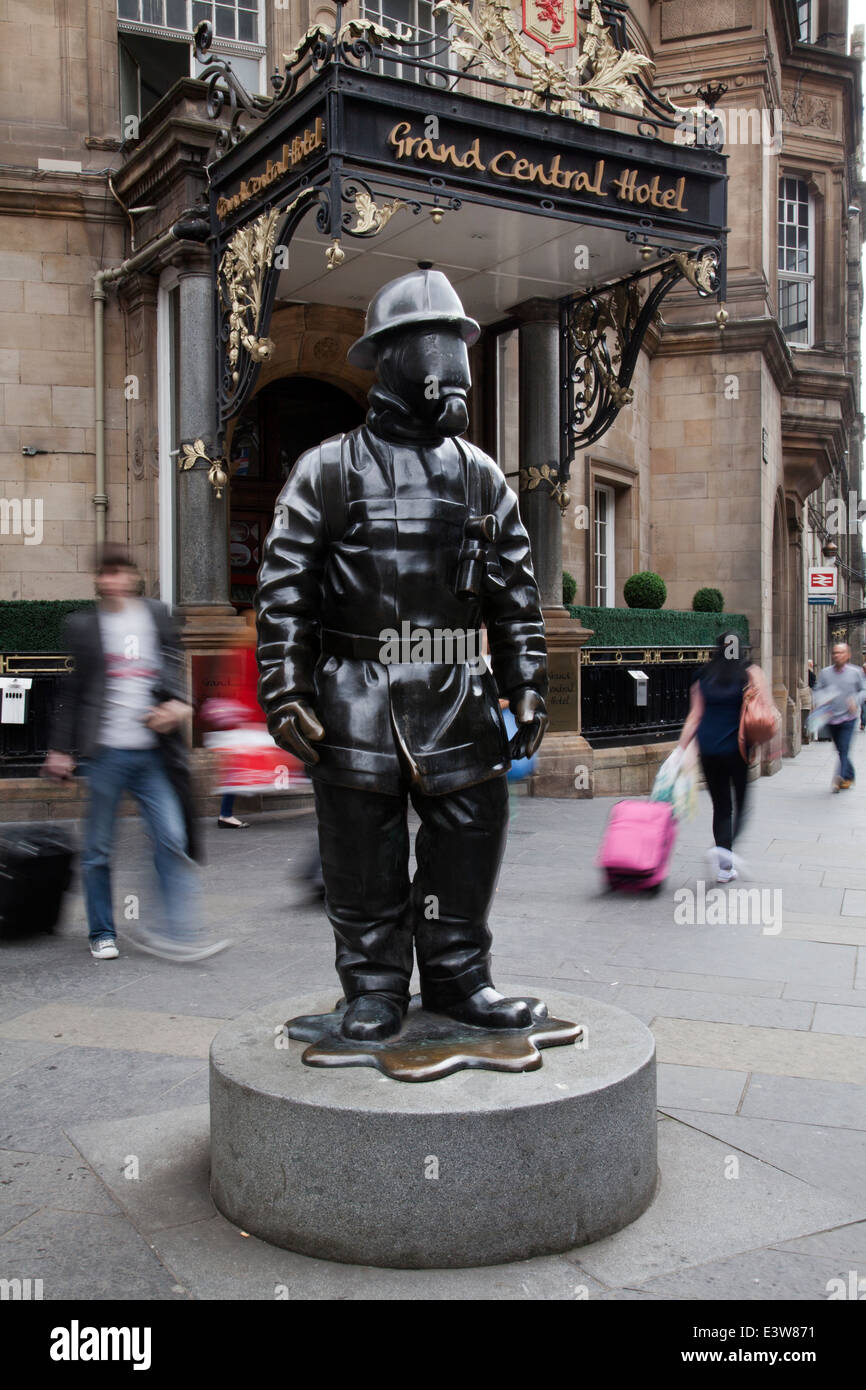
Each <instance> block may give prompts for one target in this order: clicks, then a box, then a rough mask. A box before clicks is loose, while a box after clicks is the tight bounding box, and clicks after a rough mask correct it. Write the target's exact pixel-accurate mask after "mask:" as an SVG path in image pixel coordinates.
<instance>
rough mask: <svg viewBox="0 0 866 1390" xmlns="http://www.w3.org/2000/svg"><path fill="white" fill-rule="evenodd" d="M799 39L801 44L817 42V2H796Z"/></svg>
mask: <svg viewBox="0 0 866 1390" xmlns="http://www.w3.org/2000/svg"><path fill="white" fill-rule="evenodd" d="M796 5H797V37H798V39H799V40H800V43H814V42H815V18H816V10H817V8H818V6H817V0H796Z"/></svg>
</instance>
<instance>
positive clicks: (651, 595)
mask: <svg viewBox="0 0 866 1390" xmlns="http://www.w3.org/2000/svg"><path fill="white" fill-rule="evenodd" d="M622 594H623V598H624V599H625V601H626V603H627V604H628V606H629V608H661V607H662V606H663V604H664V601H665V599H666V598H667V596H668V590H667V585H666V584H665V581H664V580H663V579H662V577H661V575H660V574H656V573H655V572H654V571H653V570H639V571H638V573H637V574H633V575H632V576H631V578H630V579H627V580H626V581H625V585H624V587H623V591H622Z"/></svg>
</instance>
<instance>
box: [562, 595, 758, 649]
mask: <svg viewBox="0 0 866 1390" xmlns="http://www.w3.org/2000/svg"><path fill="white" fill-rule="evenodd" d="M569 612H570V613H571V616H572V617H573V618H577V619H578V621H579V622H580V623H582V624H583V626H584V627H588V628H591V629H592V637H591V638H590V639H589V641H588V642H587V646H588V647H707V646H711V645H712V644H713V643H714V642H715V640H716V638H717V637H719V636H721V634H722V633H723V632H736V633H737V634H738V635H739V636H740V637H741V638H742V639H743V641H744V642H748V640H749V623H748V620H747V618H746V617H745V615H744V614H742V613H691V612H688V611H687V610H685V609H682V610H680V609H676V608H586V607H584V606H583V605H580V604H577V605H572V607H571V608H570V609H569Z"/></svg>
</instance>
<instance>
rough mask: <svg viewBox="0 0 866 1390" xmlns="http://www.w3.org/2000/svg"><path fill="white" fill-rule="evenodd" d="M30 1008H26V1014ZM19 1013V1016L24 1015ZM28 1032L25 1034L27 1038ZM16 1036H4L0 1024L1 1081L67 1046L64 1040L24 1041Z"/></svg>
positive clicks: (24, 1036)
mask: <svg viewBox="0 0 866 1390" xmlns="http://www.w3.org/2000/svg"><path fill="white" fill-rule="evenodd" d="M27 1012H28V1010H24V1015H26V1013H27ZM22 1016H23V1015H21V1014H19V1015H17V1017H19V1018H20V1017H22ZM26 1037H27V1034H26V1033H25V1034H24V1035H23V1038H26ZM23 1038H22V1039H18V1038H15V1037H9V1036H4V1035H3V1032H2V1025H0V1081H5V1080H6V1078H7V1077H8V1076H14V1075H15V1073H16V1072H19V1071H24V1070H25V1068H27V1067H29V1066H32V1065H33V1063H34V1062H38V1061H40V1060H41V1059H42V1058H44V1057H51V1056H53V1055H54V1053H55V1052H62V1050H63V1048H64V1047H65V1046H66V1044H65V1043H64V1042H57V1041H53V1042H38V1041H33V1040H32V1039H29V1040H27V1041H24V1040H23Z"/></svg>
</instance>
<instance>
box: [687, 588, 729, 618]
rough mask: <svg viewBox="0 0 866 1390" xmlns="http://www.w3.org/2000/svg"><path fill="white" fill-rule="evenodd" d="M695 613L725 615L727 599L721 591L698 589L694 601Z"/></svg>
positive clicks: (693, 609) (693, 608)
mask: <svg viewBox="0 0 866 1390" xmlns="http://www.w3.org/2000/svg"><path fill="white" fill-rule="evenodd" d="M692 611H693V612H694V613H724V611H725V599H724V595H723V594H722V591H721V589H698V591H697V593H696V594H695V596H694V598H693V599H692Z"/></svg>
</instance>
